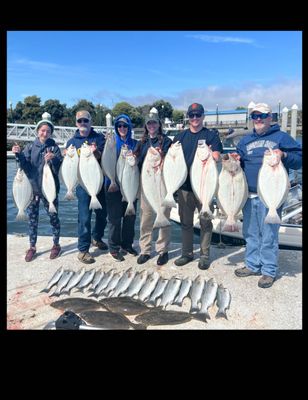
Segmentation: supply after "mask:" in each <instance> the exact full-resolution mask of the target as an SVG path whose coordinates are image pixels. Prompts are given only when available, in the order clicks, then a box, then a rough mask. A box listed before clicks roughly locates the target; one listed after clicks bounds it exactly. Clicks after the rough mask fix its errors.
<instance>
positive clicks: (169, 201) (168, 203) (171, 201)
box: [161, 193, 176, 208]
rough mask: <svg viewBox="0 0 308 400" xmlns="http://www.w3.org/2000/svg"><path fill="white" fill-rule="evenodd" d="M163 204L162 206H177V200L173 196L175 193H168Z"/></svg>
mask: <svg viewBox="0 0 308 400" xmlns="http://www.w3.org/2000/svg"><path fill="white" fill-rule="evenodd" d="M161 205H162V207H167V208H172V207H176V202H175V200H174V198H173V194H172V193H170V194H169V193H167V195H166V197H165V199H164V201H163V202H162V204H161Z"/></svg>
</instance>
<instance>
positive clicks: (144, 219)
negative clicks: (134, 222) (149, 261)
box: [139, 190, 155, 255]
mask: <svg viewBox="0 0 308 400" xmlns="http://www.w3.org/2000/svg"><path fill="white" fill-rule="evenodd" d="M154 216H155V215H154V211H153V210H152V208H151V206H150V205H149V203H148V202H147V200H146V198H145V196H144V194H143V191H142V190H141V196H140V238H139V245H140V249H141V254H147V255H150V254H151V241H152V232H153V225H154Z"/></svg>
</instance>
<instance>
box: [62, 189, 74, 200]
mask: <svg viewBox="0 0 308 400" xmlns="http://www.w3.org/2000/svg"><path fill="white" fill-rule="evenodd" d="M75 199H76V197H75V196H74V193H73V192H72V191H71V190H70V191H69V190H68V191H67V193H66V195H65V196H64V200H75Z"/></svg>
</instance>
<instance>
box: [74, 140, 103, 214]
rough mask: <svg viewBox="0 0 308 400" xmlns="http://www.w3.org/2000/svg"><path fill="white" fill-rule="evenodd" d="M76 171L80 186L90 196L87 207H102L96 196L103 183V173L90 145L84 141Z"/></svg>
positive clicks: (93, 208)
mask: <svg viewBox="0 0 308 400" xmlns="http://www.w3.org/2000/svg"><path fill="white" fill-rule="evenodd" d="M78 173H79V178H80V182H81V183H82V186H83V187H84V188H85V190H86V191H87V192H88V194H89V196H91V201H90V205H89V209H92V210H95V209H98V208H102V206H101V203H100V202H99V200H98V198H97V197H96V196H97V194H98V193H99V192H100V190H101V188H102V185H103V180H104V179H103V173H102V170H101V168H100V166H99V163H98V161H97V159H96V158H95V156H94V154H93V153H92V151H91V147H90V146H89V145H88V144H86V143H83V144H82V146H81V147H80V158H79V166H78Z"/></svg>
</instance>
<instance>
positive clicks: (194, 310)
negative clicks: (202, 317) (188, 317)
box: [189, 307, 199, 314]
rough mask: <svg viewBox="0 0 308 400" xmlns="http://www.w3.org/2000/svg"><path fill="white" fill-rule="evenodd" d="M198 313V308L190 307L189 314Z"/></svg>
mask: <svg viewBox="0 0 308 400" xmlns="http://www.w3.org/2000/svg"><path fill="white" fill-rule="evenodd" d="M198 312H199V308H198V307H191V309H190V310H189V313H190V314H195V313H198Z"/></svg>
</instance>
